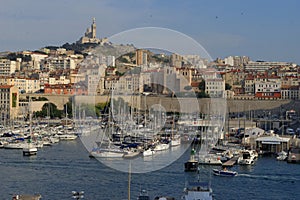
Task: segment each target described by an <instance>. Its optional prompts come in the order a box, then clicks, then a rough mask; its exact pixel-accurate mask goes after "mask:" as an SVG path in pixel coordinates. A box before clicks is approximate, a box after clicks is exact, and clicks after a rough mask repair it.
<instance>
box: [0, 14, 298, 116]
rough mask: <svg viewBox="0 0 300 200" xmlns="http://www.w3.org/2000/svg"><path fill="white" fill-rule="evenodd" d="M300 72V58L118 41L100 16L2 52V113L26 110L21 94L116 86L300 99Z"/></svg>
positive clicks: (133, 90) (92, 92)
mask: <svg viewBox="0 0 300 200" xmlns="http://www.w3.org/2000/svg"><path fill="white" fill-rule="evenodd" d="M299 72H300V67H299V65H297V64H295V63H289V62H266V61H252V60H251V59H250V58H249V57H247V56H229V57H226V58H224V59H221V58H217V59H215V60H214V61H212V62H208V61H207V60H206V59H203V58H201V57H200V56H198V55H178V54H174V53H171V52H168V53H165V52H158V51H155V50H153V49H137V48H135V47H134V46H133V45H127V44H112V43H111V42H110V41H108V39H107V38H102V39H98V38H97V37H96V21H95V19H93V21H92V24H91V27H90V28H88V29H87V31H86V32H85V34H84V36H82V37H81V38H80V39H79V40H78V41H76V42H74V43H73V44H68V43H66V44H64V45H62V46H59V47H53V46H48V47H44V48H41V49H38V50H34V51H20V52H2V53H0V89H1V90H2V91H3V94H1V105H0V106H1V108H5V109H2V111H1V112H2V114H1V117H2V119H3V118H5V117H8V118H15V117H17V116H20V115H22V112H23V111H22V110H24V109H22V108H21V107H22V105H23V104H19V96H20V94H22V95H32V94H43V95H55V96H59V95H62V96H64V95H65V96H74V95H76V96H97V95H105V94H108V93H109V92H110V91H112V90H114V91H118V93H119V94H126V95H132V94H145V93H147V94H154V95H162V96H166V97H167V96H173V97H174V96H177V97H191V96H194V97H211V98H226V99H228V100H230V99H233V100H238V99H244V100H245V99H247V100H279V99H280V100H299V99H300V87H299V82H300V76H299ZM4 93H6V94H7V95H4ZM203 94H204V95H203ZM12 96H13V97H14V98H12Z"/></svg>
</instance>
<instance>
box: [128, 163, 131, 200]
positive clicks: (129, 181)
mask: <svg viewBox="0 0 300 200" xmlns="http://www.w3.org/2000/svg"><path fill="white" fill-rule="evenodd" d="M130 185H131V160H130V161H129V167H128V200H130Z"/></svg>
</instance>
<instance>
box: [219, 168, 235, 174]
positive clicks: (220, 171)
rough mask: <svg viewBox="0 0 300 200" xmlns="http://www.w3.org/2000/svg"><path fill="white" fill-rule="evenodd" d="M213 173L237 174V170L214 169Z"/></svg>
mask: <svg viewBox="0 0 300 200" xmlns="http://www.w3.org/2000/svg"><path fill="white" fill-rule="evenodd" d="M213 173H214V175H216V176H236V175H237V172H235V171H230V170H227V169H226V168H224V169H213Z"/></svg>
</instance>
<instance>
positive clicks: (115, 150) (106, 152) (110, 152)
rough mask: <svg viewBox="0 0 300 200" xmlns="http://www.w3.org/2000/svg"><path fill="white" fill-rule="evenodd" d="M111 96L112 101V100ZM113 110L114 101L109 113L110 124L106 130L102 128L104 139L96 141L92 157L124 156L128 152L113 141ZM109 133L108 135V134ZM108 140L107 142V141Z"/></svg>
mask: <svg viewBox="0 0 300 200" xmlns="http://www.w3.org/2000/svg"><path fill="white" fill-rule="evenodd" d="M112 100H113V99H112V97H111V101H112ZM112 112H113V103H111V109H110V111H109V114H108V123H107V124H108V126H107V127H106V129H105V130H103V131H104V132H102V130H100V133H102V139H101V141H100V142H96V144H97V147H96V148H95V149H93V150H92V151H91V152H90V157H94V158H123V157H124V155H125V154H126V152H125V151H124V150H123V149H121V148H120V147H118V146H116V145H114V144H113V143H112V141H111V138H110V135H111V136H112V135H113V131H114V130H113V126H114V125H113V120H112V116H111V115H112ZM106 134H108V135H106ZM105 141H106V142H105Z"/></svg>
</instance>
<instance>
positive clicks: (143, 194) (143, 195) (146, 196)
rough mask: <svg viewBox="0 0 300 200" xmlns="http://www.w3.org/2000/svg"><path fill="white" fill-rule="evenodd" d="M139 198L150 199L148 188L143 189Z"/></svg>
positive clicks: (139, 199) (140, 199) (138, 199)
mask: <svg viewBox="0 0 300 200" xmlns="http://www.w3.org/2000/svg"><path fill="white" fill-rule="evenodd" d="M137 200H150V197H149V195H148V192H147V190H141V192H140V195H139V196H138V198H137Z"/></svg>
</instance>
